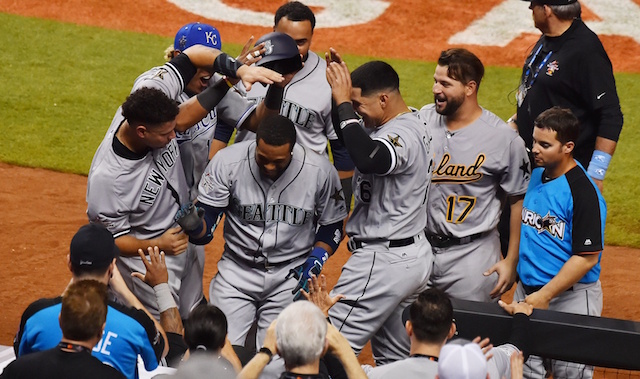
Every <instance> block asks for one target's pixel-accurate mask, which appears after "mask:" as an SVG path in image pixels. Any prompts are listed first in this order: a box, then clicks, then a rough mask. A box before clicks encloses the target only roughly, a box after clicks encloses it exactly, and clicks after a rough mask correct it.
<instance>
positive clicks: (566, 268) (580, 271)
mask: <svg viewBox="0 0 640 379" xmlns="http://www.w3.org/2000/svg"><path fill="white" fill-rule="evenodd" d="M599 253H600V252H596V253H591V254H580V255H573V256H571V258H569V260H567V262H566V263H565V264H564V265H563V266H562V268H561V269H560V271H559V272H558V274H557V275H556V276H555V277H553V279H551V280H550V281H549V283H547V284H545V285H544V287H542V288H541V289H540V290H538V291H536V292H534V293H532V294H531V295H529V296H527V297H526V298H525V299H524V300H525V301H526V302H527V303H529V304H531V305H533V307H534V308H540V309H547V308H549V302H550V301H551V300H552V299H553V298H555V297H556V296H558V295H559V294H561V293H563V292H564V291H566V290H568V289H569V288H571V286H573V285H574V284H576V283H577V282H578V281H579V280H580V279H582V277H584V276H585V275H586V274H587V272H589V270H591V269H592V268H593V267H594V266H595V265H596V264H597V263H598V260H599V258H600V254H599Z"/></svg>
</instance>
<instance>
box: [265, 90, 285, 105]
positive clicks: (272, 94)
mask: <svg viewBox="0 0 640 379" xmlns="http://www.w3.org/2000/svg"><path fill="white" fill-rule="evenodd" d="M283 94H284V88H283V87H279V86H276V85H273V84H272V85H270V86H269V89H268V90H267V94H266V95H265V97H264V106H265V107H267V109H271V110H272V111H280V107H281V106H282V95H283Z"/></svg>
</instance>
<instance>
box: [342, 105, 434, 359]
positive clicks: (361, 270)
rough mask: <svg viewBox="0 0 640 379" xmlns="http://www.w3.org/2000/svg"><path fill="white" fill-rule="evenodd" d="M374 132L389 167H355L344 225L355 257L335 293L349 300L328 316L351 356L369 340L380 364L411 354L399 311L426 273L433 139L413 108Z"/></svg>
mask: <svg viewBox="0 0 640 379" xmlns="http://www.w3.org/2000/svg"><path fill="white" fill-rule="evenodd" d="M371 137H372V138H373V139H375V140H378V141H380V142H382V143H383V144H384V146H385V147H386V148H387V149H389V152H390V153H391V157H392V165H391V168H390V169H389V171H388V172H387V173H385V174H383V175H373V174H363V173H361V172H360V171H359V170H357V169H356V171H355V174H354V177H353V188H354V198H355V206H354V208H353V213H352V214H351V217H350V218H349V221H348V222H347V227H346V228H347V234H348V235H349V238H350V241H349V245H350V246H351V247H352V248H351V250H352V253H353V254H352V255H351V257H350V258H349V260H348V261H347V263H346V264H345V265H344V267H343V268H342V273H341V274H340V278H339V279H338V283H337V284H336V286H335V287H334V288H333V290H332V295H335V294H344V295H345V296H346V297H347V300H349V301H351V303H348V302H339V303H337V304H336V305H334V306H333V307H332V308H331V309H330V310H329V317H330V318H331V323H332V324H333V325H335V326H336V327H337V328H338V329H339V330H340V332H341V333H342V334H343V335H344V336H345V337H346V338H347V340H349V343H350V344H351V347H352V348H353V349H354V351H356V353H359V352H360V350H361V349H362V347H363V346H364V345H365V344H366V343H367V341H369V340H371V348H372V351H373V356H374V358H375V359H376V363H377V364H384V363H389V362H392V361H396V360H399V359H403V358H406V357H407V356H408V355H409V337H407V334H406V331H405V329H404V325H402V322H401V321H400V320H401V315H402V311H403V310H404V308H406V307H407V306H408V305H409V304H411V302H413V301H414V300H415V299H416V298H417V295H418V294H419V293H420V292H421V291H423V290H425V289H426V288H427V281H428V278H429V273H430V270H431V265H432V254H431V248H430V246H429V243H428V242H427V241H426V238H425V235H424V228H425V226H426V222H427V214H426V209H425V208H426V201H427V190H428V187H429V182H430V179H431V169H430V160H431V158H430V156H429V144H430V137H429V135H428V133H427V130H426V128H425V127H424V125H423V124H422V123H421V122H420V121H419V119H418V118H417V117H416V115H415V112H412V113H405V114H402V115H399V116H397V117H395V118H394V119H392V120H391V121H389V122H387V123H386V124H384V125H382V126H380V127H378V128H376V129H375V130H373V131H372V132H371Z"/></svg>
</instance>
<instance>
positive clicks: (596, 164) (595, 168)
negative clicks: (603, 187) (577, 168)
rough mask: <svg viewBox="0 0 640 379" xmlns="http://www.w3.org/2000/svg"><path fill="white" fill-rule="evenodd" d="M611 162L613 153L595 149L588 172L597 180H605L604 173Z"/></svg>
mask: <svg viewBox="0 0 640 379" xmlns="http://www.w3.org/2000/svg"><path fill="white" fill-rule="evenodd" d="M609 162H611V154H607V153H605V152H604V151H600V150H595V151H594V152H593V155H592V156H591V161H590V162H589V168H588V169H587V173H588V174H589V176H591V177H592V178H594V179H596V180H604V174H605V173H606V172H607V169H608V168H609Z"/></svg>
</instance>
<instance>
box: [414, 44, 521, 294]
mask: <svg viewBox="0 0 640 379" xmlns="http://www.w3.org/2000/svg"><path fill="white" fill-rule="evenodd" d="M483 75H484V66H483V65H482V62H481V61H480V59H478V57H476V56H475V55H474V54H473V53H471V52H470V51H468V50H465V49H449V50H446V51H443V52H442V53H441V54H440V58H439V59H438V66H437V67H436V70H435V74H434V76H433V78H434V83H433V94H434V104H429V105H426V106H424V107H423V108H422V109H421V110H420V112H419V113H418V115H419V117H420V118H421V119H422V121H423V122H424V123H425V125H426V127H427V129H428V131H429V134H430V135H431V137H432V142H431V154H432V157H433V163H434V165H435V167H434V171H433V177H432V180H431V188H430V190H429V199H428V206H427V216H428V222H427V229H426V230H427V238H428V239H429V241H430V242H431V246H432V247H433V252H434V263H433V270H432V272H431V277H430V284H431V285H432V286H435V287H438V288H440V289H442V290H443V291H445V292H446V293H447V294H448V295H449V296H451V297H452V298H457V299H465V300H475V301H491V299H497V298H499V297H500V295H502V294H503V293H504V292H506V291H508V290H509V289H510V288H511V286H512V285H513V283H514V281H515V279H516V264H517V263H518V244H519V241H520V213H521V210H522V200H523V198H524V193H525V192H526V190H527V185H528V183H529V177H530V169H529V158H528V156H527V152H526V150H525V147H524V142H523V140H522V138H520V137H519V136H518V133H517V132H515V131H514V130H513V129H511V128H509V127H508V126H507V125H506V123H505V122H503V121H502V120H500V118H499V117H498V116H496V115H495V114H493V113H491V112H489V111H488V110H486V109H484V108H482V107H481V106H480V105H479V104H478V88H479V87H480V81H481V80H482V77H483ZM506 201H508V202H509V204H510V208H511V216H512V217H511V220H510V224H511V231H510V236H509V237H510V238H509V250H508V254H507V256H506V257H505V258H504V259H502V256H501V252H500V241H499V233H498V230H497V225H498V220H499V219H500V214H501V210H502V206H503V204H504V203H505V202H506Z"/></svg>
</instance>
